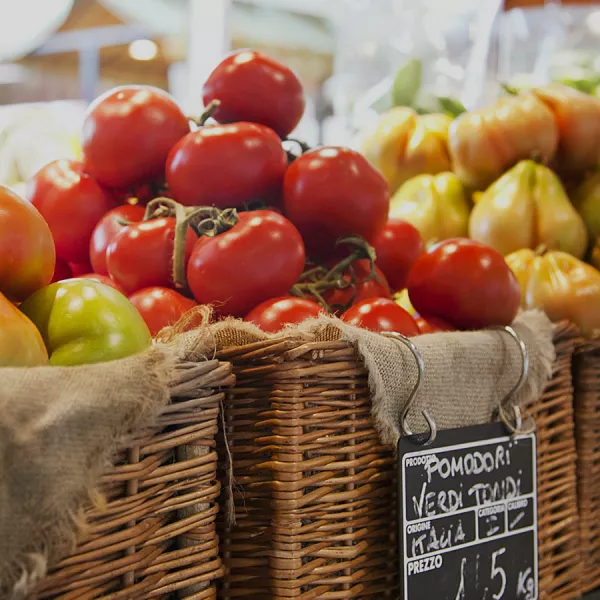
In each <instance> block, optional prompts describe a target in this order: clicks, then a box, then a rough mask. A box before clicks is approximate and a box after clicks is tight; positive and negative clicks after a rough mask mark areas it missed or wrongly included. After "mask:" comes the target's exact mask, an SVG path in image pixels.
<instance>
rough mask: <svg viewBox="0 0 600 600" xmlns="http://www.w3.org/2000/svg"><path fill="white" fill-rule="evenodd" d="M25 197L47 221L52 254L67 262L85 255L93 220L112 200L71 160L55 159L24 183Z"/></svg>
mask: <svg viewBox="0 0 600 600" xmlns="http://www.w3.org/2000/svg"><path fill="white" fill-rule="evenodd" d="M27 196H28V199H29V201H30V202H31V203H32V204H33V205H34V206H35V207H36V208H37V209H38V210H39V211H40V213H41V215H42V217H44V219H45V220H46V222H47V223H48V226H49V227H50V231H52V237H53V238H54V244H55V245H56V255H57V256H58V258H61V259H62V260H64V261H67V262H75V263H77V262H84V261H86V260H88V258H89V250H90V237H91V236H92V231H94V227H96V223H98V221H99V220H100V219H101V218H102V217H103V216H104V215H105V214H106V213H107V212H108V211H109V210H110V209H111V208H114V207H115V206H116V202H115V200H114V198H113V197H112V196H111V194H110V193H109V192H108V191H106V190H105V189H103V188H102V187H101V186H100V185H99V184H98V183H97V182H96V181H94V180H93V179H92V178H91V177H90V176H89V175H87V174H86V173H85V172H84V170H83V165H82V164H81V163H79V162H77V161H74V160H68V159H64V158H63V159H60V160H55V161H54V162H51V163H49V164H47V165H46V166H45V167H42V168H41V169H40V170H39V171H38V172H37V173H36V174H35V175H34V177H33V179H32V180H31V181H30V182H29V185H28V187H27Z"/></svg>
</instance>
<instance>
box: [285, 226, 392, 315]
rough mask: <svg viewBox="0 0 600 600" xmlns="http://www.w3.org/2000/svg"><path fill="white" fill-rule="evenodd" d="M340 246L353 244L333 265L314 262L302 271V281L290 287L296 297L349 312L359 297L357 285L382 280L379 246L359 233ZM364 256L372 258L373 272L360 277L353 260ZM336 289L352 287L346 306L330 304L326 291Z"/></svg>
mask: <svg viewBox="0 0 600 600" xmlns="http://www.w3.org/2000/svg"><path fill="white" fill-rule="evenodd" d="M336 246H338V247H339V246H349V247H350V248H351V251H350V253H349V254H348V256H346V257H345V258H343V259H341V260H340V261H339V262H337V263H336V264H335V265H334V266H333V267H328V266H326V265H322V264H318V263H316V262H315V261H311V262H310V263H309V268H308V269H307V270H306V271H304V273H302V275H301V276H300V279H299V280H298V283H296V284H295V285H294V286H293V288H292V289H291V290H290V295H292V296H297V297H299V298H305V299H311V298H314V300H315V301H316V302H317V303H318V304H319V305H320V306H322V307H323V308H324V309H325V310H326V311H327V312H328V313H331V314H335V313H337V312H345V311H346V310H347V309H348V308H349V307H350V306H351V305H352V304H353V302H354V301H355V299H356V288H357V286H359V285H361V284H363V283H366V282H367V281H371V280H372V279H380V277H379V275H378V273H377V271H376V269H375V260H376V259H377V255H376V253H375V249H374V248H373V246H371V245H370V244H369V243H368V242H367V241H366V240H365V239H364V238H362V237H360V236H358V235H352V236H347V237H343V238H340V239H339V240H338V241H337V242H336ZM360 259H367V260H368V261H369V273H368V274H367V276H366V277H364V278H362V279H360V280H358V279H357V277H356V272H355V270H354V267H353V263H355V262H356V261H357V260H360ZM333 289H337V290H346V289H350V290H351V291H352V295H351V296H350V298H349V300H348V301H347V302H346V303H345V304H343V305H342V304H329V303H328V302H327V301H326V300H325V298H324V296H323V294H324V292H327V291H328V290H333Z"/></svg>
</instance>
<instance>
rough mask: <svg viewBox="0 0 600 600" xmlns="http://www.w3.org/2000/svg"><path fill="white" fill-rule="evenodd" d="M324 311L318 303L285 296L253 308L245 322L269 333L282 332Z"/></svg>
mask: <svg viewBox="0 0 600 600" xmlns="http://www.w3.org/2000/svg"><path fill="white" fill-rule="evenodd" d="M323 312H324V310H323V309H322V308H321V307H320V306H319V305H318V304H317V303H316V302H312V301H311V300H307V299H305V298H295V297H294V296H284V297H283V298H273V299H271V300H266V301H265V302H263V303H262V304H259V305H258V306H257V307H256V308H253V309H252V310H251V311H250V312H249V313H248V314H247V315H246V317H245V318H244V321H249V322H250V323H254V324H255V325H256V326H257V327H260V329H262V330H263V331H266V332H267V333H275V332H277V331H280V330H281V329H283V328H284V327H285V326H286V325H288V324H296V323H302V321H305V320H306V319H312V318H314V317H318V316H319V315H320V314H322V313H323Z"/></svg>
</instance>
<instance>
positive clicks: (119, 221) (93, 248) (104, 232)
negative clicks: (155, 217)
mask: <svg viewBox="0 0 600 600" xmlns="http://www.w3.org/2000/svg"><path fill="white" fill-rule="evenodd" d="M144 213H145V209H144V207H142V206H138V205H133V204H126V205H124V206H118V207H117V208H113V209H112V210H110V211H109V212H107V213H106V214H105V215H104V216H103V217H102V218H101V219H100V221H98V224H97V225H96V227H95V229H94V231H93V233H92V237H91V239H90V262H91V264H92V269H93V271H94V272H95V273H100V274H101V275H106V274H108V269H107V268H106V249H107V248H108V246H109V244H110V243H111V242H112V240H113V238H114V237H115V235H116V234H117V233H119V231H121V229H123V222H129V223H136V222H138V221H141V220H142V219H143V217H144Z"/></svg>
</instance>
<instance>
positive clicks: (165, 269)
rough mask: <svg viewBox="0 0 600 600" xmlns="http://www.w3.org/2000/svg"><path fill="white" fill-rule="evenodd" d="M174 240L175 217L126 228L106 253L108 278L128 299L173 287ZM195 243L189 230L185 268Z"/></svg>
mask: <svg viewBox="0 0 600 600" xmlns="http://www.w3.org/2000/svg"><path fill="white" fill-rule="evenodd" d="M174 238H175V219H174V218H172V217H164V218H162V219H152V220H150V221H143V222H141V223H133V224H132V225H128V226H127V227H124V228H123V230H122V231H120V232H119V233H117V235H116V236H115V237H114V238H113V240H112V242H111V243H110V244H109V246H108V248H107V250H106V266H107V269H108V273H109V275H110V276H111V277H112V279H114V280H115V281H116V282H117V283H118V284H119V285H120V286H121V287H122V288H123V290H124V291H125V293H126V294H128V295H129V294H133V292H137V291H138V290H141V289H143V288H147V287H154V286H158V287H173V285H174V282H173V252H174ZM195 241H196V235H195V234H194V232H193V231H192V230H191V229H189V230H188V235H187V238H186V249H185V262H186V264H187V261H188V259H189V256H190V254H191V252H192V249H193V247H194V243H195Z"/></svg>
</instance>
